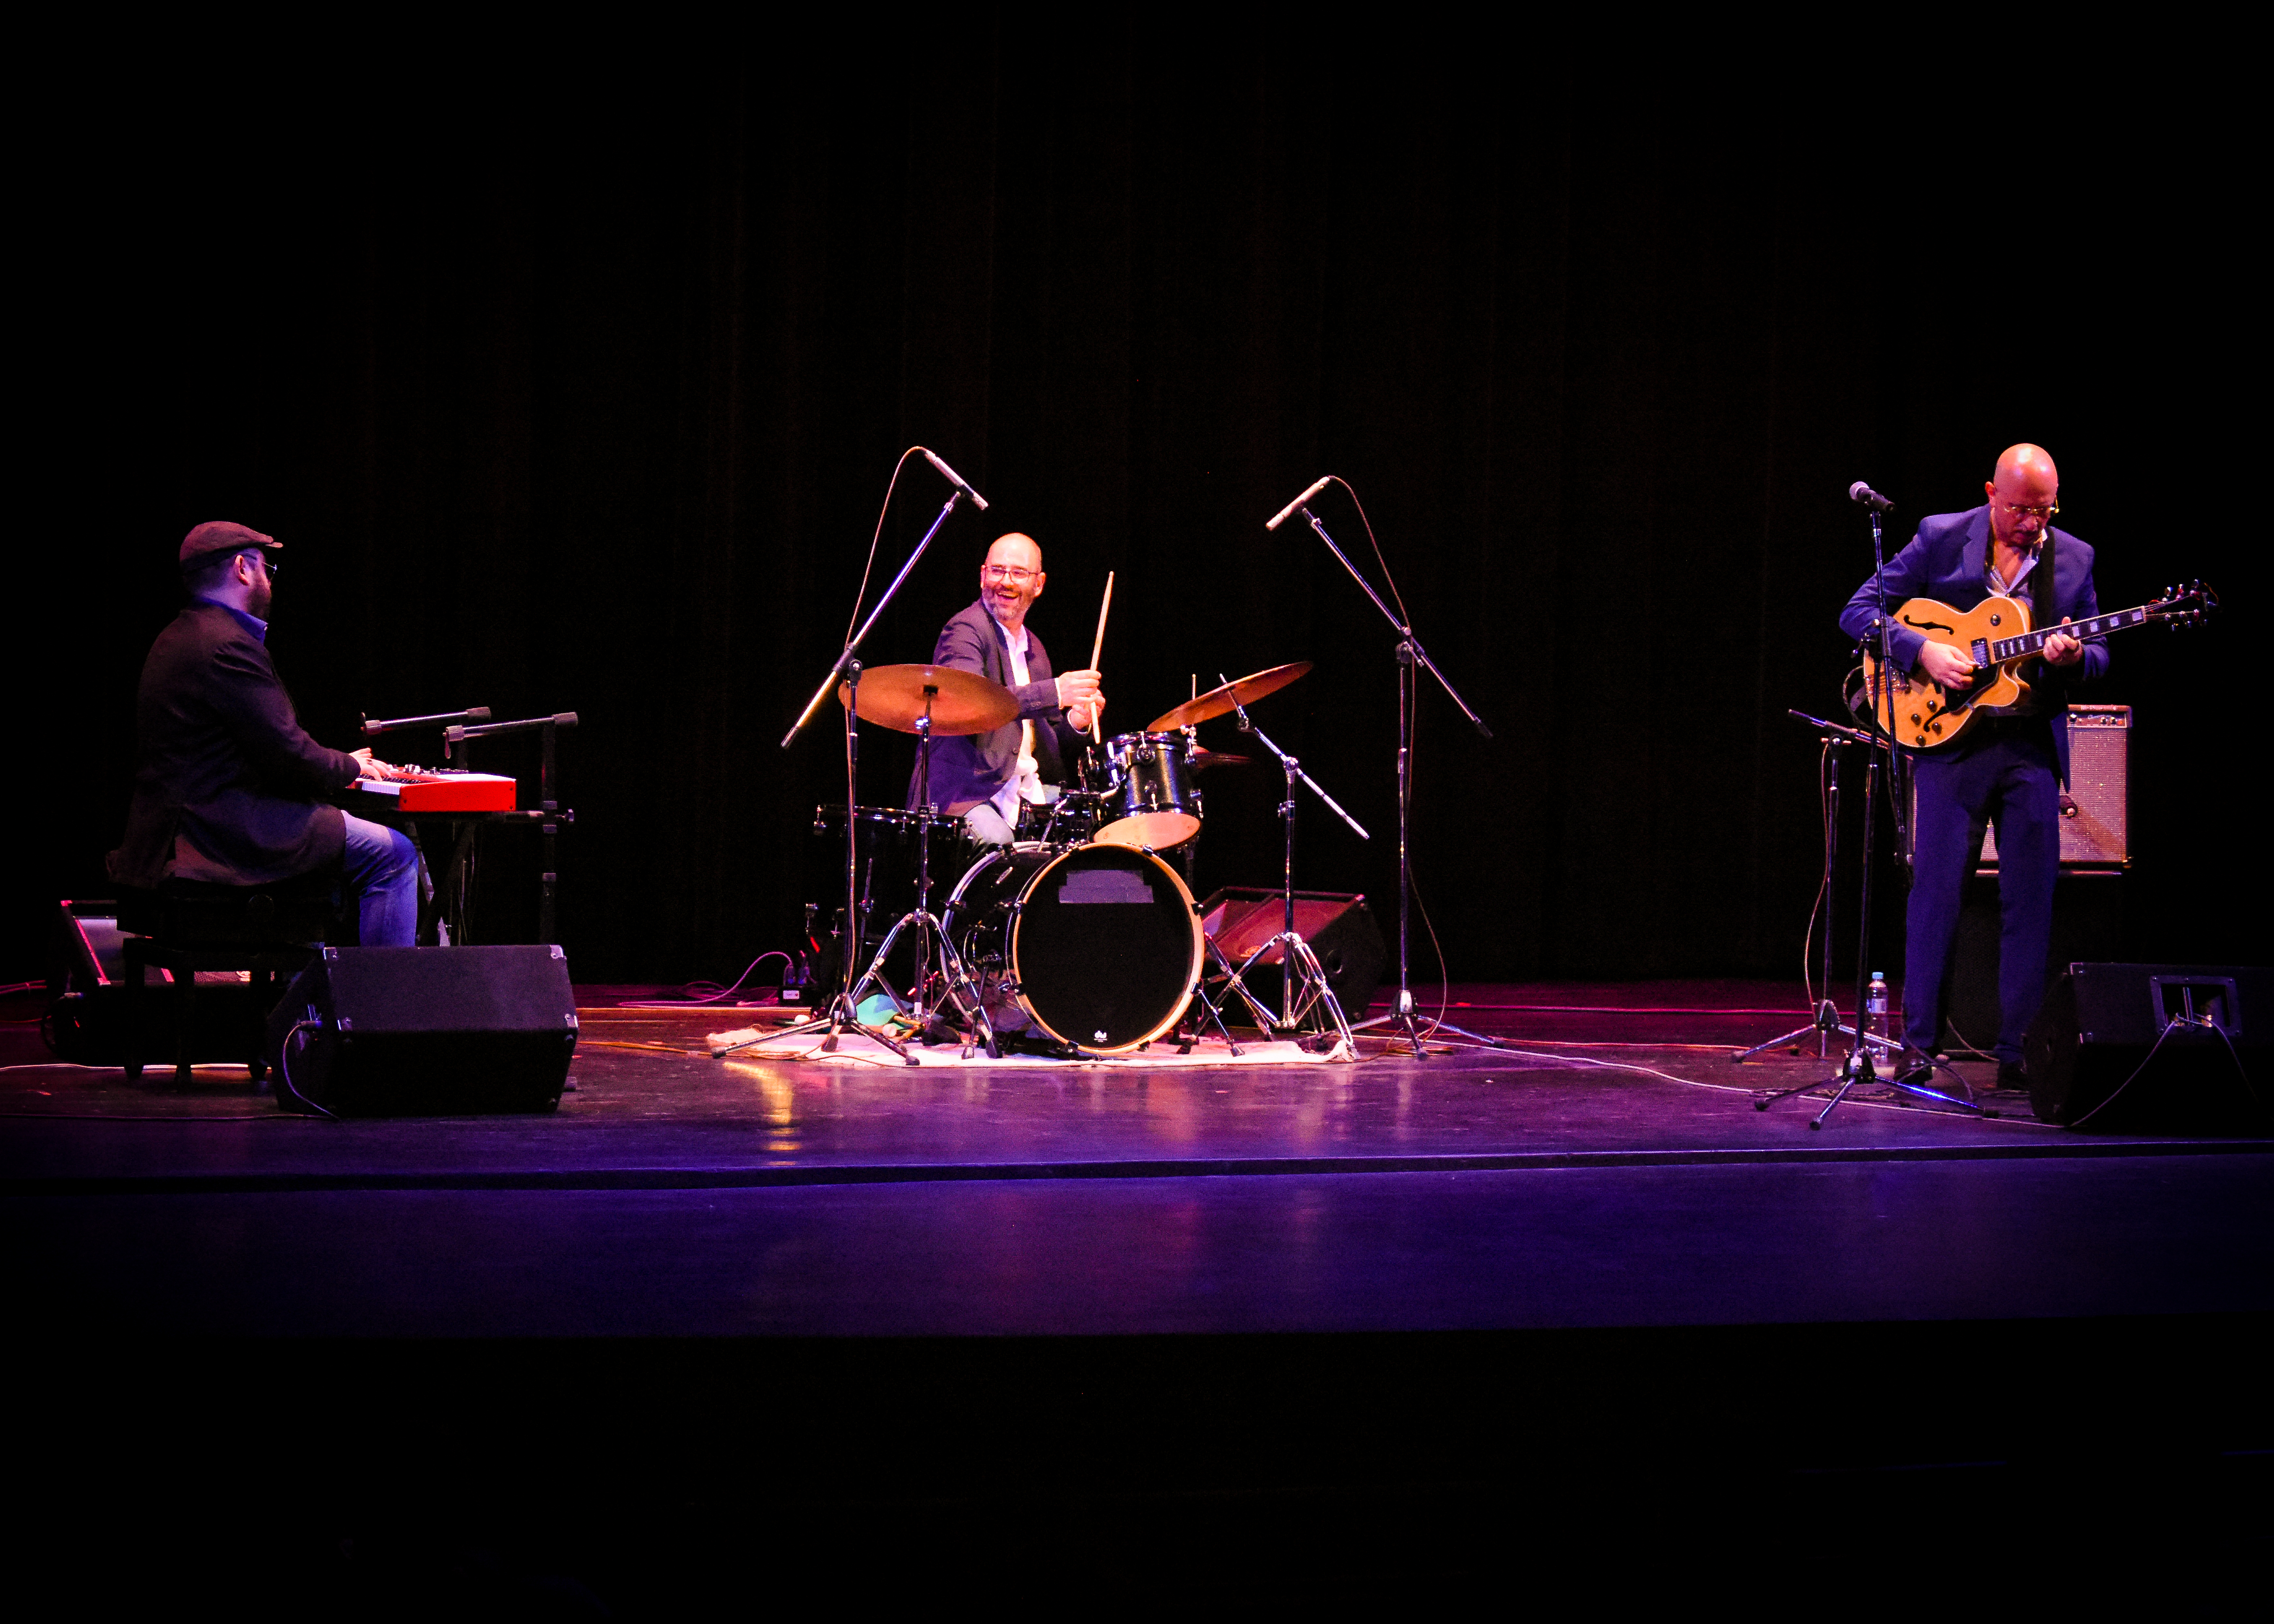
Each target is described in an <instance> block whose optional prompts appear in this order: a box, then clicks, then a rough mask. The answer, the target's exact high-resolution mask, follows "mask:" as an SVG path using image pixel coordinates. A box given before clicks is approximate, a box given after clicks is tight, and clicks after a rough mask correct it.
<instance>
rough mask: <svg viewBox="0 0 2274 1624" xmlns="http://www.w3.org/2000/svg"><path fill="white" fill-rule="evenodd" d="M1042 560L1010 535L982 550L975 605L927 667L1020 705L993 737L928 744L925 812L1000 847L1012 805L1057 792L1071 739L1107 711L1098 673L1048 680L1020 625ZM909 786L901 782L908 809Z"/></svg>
mask: <svg viewBox="0 0 2274 1624" xmlns="http://www.w3.org/2000/svg"><path fill="white" fill-rule="evenodd" d="M1047 579H1048V577H1047V576H1045V575H1043V550H1042V548H1041V547H1040V546H1038V545H1035V538H1033V537H1031V536H1023V535H1020V533H1019V532H1018V531H1016V530H1013V532H1011V534H1009V535H1007V536H1002V537H998V538H997V539H996V542H995V545H993V546H991V547H990V548H988V549H987V561H986V563H984V564H983V565H982V566H981V567H980V570H979V601H978V602H977V603H975V604H973V605H971V606H970V607H969V608H968V609H965V610H964V611H963V612H962V613H960V614H958V615H957V616H956V617H955V618H954V619H953V620H950V621H949V622H948V623H947V625H946V626H945V628H942V630H941V632H940V634H939V644H938V646H937V648H935V649H934V650H932V657H931V659H932V664H933V665H952V666H954V667H955V668H956V669H957V670H959V671H974V672H977V673H979V674H980V675H981V676H983V677H984V678H986V679H987V680H989V681H990V682H994V683H998V684H1000V685H1001V686H1002V687H1004V688H1009V689H1010V690H1011V691H1012V692H1013V694H1015V695H1018V698H1019V718H1018V720H1016V721H1015V722H1011V723H1007V724H1005V726H1001V727H998V728H997V729H996V730H995V731H994V732H993V733H974V734H968V735H965V736H962V737H957V738H945V739H942V738H935V739H934V740H933V741H932V743H931V803H932V804H933V805H934V806H936V807H943V808H946V809H947V810H948V811H950V812H953V813H955V814H958V815H959V816H961V817H962V819H963V823H964V827H965V828H966V829H968V831H970V833H971V837H972V838H973V839H975V840H977V841H980V842H982V843H983V844H986V845H993V846H1002V845H1007V844H1008V843H1009V842H1010V841H1011V840H1012V838H1013V833H1012V831H1013V830H1014V829H1016V828H1017V827H1018V823H1019V816H1018V813H1019V803H1020V801H1046V800H1048V799H1050V794H1051V792H1050V791H1049V790H1046V789H1045V788H1044V787H1043V786H1045V785H1056V784H1063V783H1064V782H1065V763H1068V762H1070V761H1072V760H1073V758H1074V756H1075V754H1076V753H1077V751H1078V750H1079V749H1080V748H1081V747H1080V744H1079V736H1080V735H1081V734H1083V733H1088V731H1089V729H1090V724H1091V723H1092V721H1093V720H1095V719H1096V718H1098V717H1101V716H1103V714H1104V711H1105V695H1103V693H1102V692H1100V691H1099V688H1098V685H1097V673H1096V672H1094V671H1069V672H1066V673H1063V674H1061V675H1058V676H1053V675H1051V673H1050V655H1049V653H1048V652H1047V651H1046V650H1044V649H1043V640H1042V639H1041V638H1040V637H1038V636H1036V635H1035V634H1034V632H1033V631H1031V630H1030V629H1029V628H1028V625H1027V612H1028V610H1029V609H1031V608H1033V607H1034V604H1035V599H1036V598H1040V597H1041V596H1042V595H1043V583H1044V582H1045V581H1046V580H1047ZM915 799H916V784H915V778H913V777H911V778H910V779H909V781H908V803H909V804H910V805H911V806H913V805H915Z"/></svg>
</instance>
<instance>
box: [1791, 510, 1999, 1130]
mask: <svg viewBox="0 0 2274 1624" xmlns="http://www.w3.org/2000/svg"><path fill="white" fill-rule="evenodd" d="M1870 512H1871V583H1872V587H1873V589H1874V590H1875V591H1876V593H1877V595H1878V599H1879V601H1878V603H1877V604H1876V605H1874V614H1875V616H1876V618H1875V619H1874V620H1873V621H1872V625H1871V635H1873V636H1874V637H1876V638H1878V639H1879V681H1880V682H1882V683H1886V682H1892V681H1893V680H1894V670H1895V666H1894V650H1893V648H1892V646H1891V645H1890V643H1889V641H1888V634H1889V631H1890V628H1889V625H1888V616H1887V562H1886V542H1885V540H1884V539H1883V538H1882V537H1881V535H1880V530H1879V509H1878V508H1871V510H1870ZM1870 697H1871V735H1870V736H1871V741H1872V742H1873V743H1874V744H1875V745H1880V744H1882V743H1883V744H1884V746H1885V748H1875V749H1873V750H1872V752H1871V765H1870V767H1869V768H1867V769H1866V770H1865V771H1864V874H1863V883H1862V897H1861V898H1860V900H1859V901H1858V902H1857V904H1856V1026H1857V1027H1859V1028H1860V1027H1861V1026H1862V1025H1863V1016H1864V1001H1865V1000H1866V999H1867V998H1869V997H1870V996H1871V882H1872V879H1873V877H1874V874H1873V871H1874V870H1875V869H1876V868H1877V867H1878V861H1877V860H1878V857H1879V850H1878V843H1877V842H1876V841H1875V840H1874V839H1873V838H1872V837H1873V835H1874V833H1875V832H1876V828H1875V820H1876V817H1877V815H1878V812H1879V763H1880V760H1881V758H1882V757H1883V756H1894V755H1896V754H1898V752H1899V750H1900V748H1901V747H1899V746H1898V745H1897V744H1896V743H1895V739H1894V734H1893V733H1888V732H1887V731H1886V727H1885V726H1884V725H1883V724H1882V723H1881V722H1880V720H1879V697H1878V695H1876V694H1875V695H1871V696H1870ZM1826 934H1827V935H1828V934H1829V933H1828V932H1827V933H1826ZM1811 1030H1813V1028H1811ZM1850 1038H1851V1041H1850V1042H1849V1047H1848V1053H1847V1056H1846V1057H1845V1058H1844V1059H1842V1060H1841V1063H1840V1069H1839V1070H1838V1071H1834V1073H1833V1074H1832V1076H1831V1077H1830V1078H1829V1079H1825V1080H1828V1081H1830V1082H1834V1083H1837V1084H1839V1085H1840V1086H1839V1087H1838V1088H1837V1089H1836V1090H1835V1091H1834V1094H1833V1095H1832V1098H1831V1099H1829V1100H1827V1101H1825V1105H1824V1109H1822V1110H1820V1111H1818V1112H1817V1113H1816V1115H1815V1116H1811V1117H1810V1118H1809V1121H1808V1125H1809V1126H1810V1127H1811V1128H1821V1127H1822V1126H1823V1125H1824V1119H1825V1118H1826V1117H1827V1116H1831V1115H1832V1113H1833V1111H1834V1109H1836V1108H1837V1107H1838V1106H1839V1104H1840V1102H1841V1101H1842V1100H1844V1099H1846V1098H1847V1097H1848V1093H1849V1090H1850V1089H1852V1088H1854V1087H1855V1086H1856V1084H1858V1083H1861V1082H1877V1081H1879V1080H1882V1079H1880V1077H1879V1068H1878V1067H1877V1066H1875V1065H1874V1064H1872V1060H1871V1046H1872V1044H1873V1043H1875V1042H1876V1043H1878V1044H1879V1046H1880V1047H1882V1048H1884V1049H1901V1044H1899V1043H1896V1042H1894V1041H1893V1040H1890V1039H1886V1038H1879V1037H1875V1036H1874V1035H1873V1034H1871V1033H1868V1032H1864V1031H1860V1030H1856V1031H1853V1032H1851V1033H1850ZM1932 1064H1934V1065H1936V1066H1939V1067H1940V1068H1941V1069H1942V1070H1944V1071H1948V1072H1949V1073H1950V1074H1951V1076H1952V1077H1954V1078H1957V1079H1958V1093H1957V1094H1955V1095H1953V1094H1945V1093H1943V1092H1942V1091H1941V1090H1940V1089H1938V1088H1929V1087H1927V1086H1924V1084H1921V1083H1918V1082H1916V1081H1912V1080H1908V1079H1911V1078H1915V1077H1916V1075H1917V1074H1916V1072H1902V1071H1897V1070H1896V1069H1895V1068H1894V1067H1893V1066H1890V1067H1889V1068H1888V1072H1889V1075H1888V1076H1887V1077H1886V1079H1884V1080H1885V1081H1886V1082H1887V1083H1888V1084H1889V1085H1890V1086H1893V1087H1894V1088H1896V1089H1899V1090H1900V1091H1901V1092H1902V1093H1904V1094H1916V1095H1918V1096H1919V1097H1920V1098H1921V1099H1925V1100H1938V1101H1941V1102H1942V1103H1943V1104H1945V1105H1954V1106H1957V1107H1958V1108H1959V1109H1961V1110H1964V1111H1971V1112H1972V1113H1973V1114H1974V1115H1976V1116H1981V1115H1982V1114H1983V1110H1982V1107H1981V1106H1980V1105H1979V1104H1978V1103H1977V1102H1976V1101H1975V1099H1974V1091H1973V1090H1972V1089H1971V1088H1969V1087H1968V1086H1967V1085H1966V1079H1963V1078H1961V1077H1959V1075H1958V1072H1957V1071H1956V1070H1955V1069H1954V1067H1952V1066H1951V1065H1949V1064H1947V1063H1946V1062H1944V1061H1939V1060H1938V1061H1934V1062H1933V1063H1932ZM1818 1086H1822V1085H1821V1083H1819V1082H1818V1081H1815V1080H1811V1081H1808V1082H1802V1083H1796V1084H1794V1085H1793V1086H1791V1087H1789V1088H1781V1089H1779V1090H1777V1091H1776V1092H1775V1093H1774V1094H1764V1095H1762V1096H1761V1097H1759V1098H1758V1099H1756V1100H1755V1101H1753V1109H1755V1110H1757V1111H1765V1110H1766V1109H1768V1108H1769V1107H1770V1106H1772V1105H1774V1104H1775V1103H1776V1102H1777V1101H1779V1100H1783V1099H1788V1098H1790V1097H1791V1096H1792V1095H1794V1094H1798V1093H1800V1092H1801V1091H1802V1090H1803V1089H1805V1088H1815V1087H1818Z"/></svg>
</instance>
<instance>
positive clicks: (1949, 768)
mask: <svg viewBox="0 0 2274 1624" xmlns="http://www.w3.org/2000/svg"><path fill="white" fill-rule="evenodd" d="M1983 491H1984V494H1985V495H1986V496H1987V497H1988V498H1989V500H1988V501H1987V502H1986V503H1984V505H1983V506H1982V507H1979V508H1969V509H1968V510H1967V511H1966V512H1964V513H1939V514H1933V515H1929V516H1928V517H1927V518H1926V519H1924V520H1923V521H1922V522H1921V523H1920V524H1919V528H1918V534H1917V535H1916V536H1915V537H1914V538H1912V539H1911V543H1910V545H1909V546H1907V547H1905V548H1904V549H1903V550H1902V551H1901V553H1897V554H1895V556H1894V558H1893V559H1892V560H1889V561H1888V563H1887V568H1886V582H1887V605H1888V607H1889V608H1890V609H1893V608H1894V606H1895V605H1899V604H1901V603H1902V602H1903V601H1904V600H1905V599H1906V598H1936V599H1939V600H1940V601H1941V602H1943V603H1946V604H1948V605H1950V606H1951V607H1952V608H1954V609H1960V610H1966V609H1972V608H1974V607H1976V606H1977V605H1979V604H1980V603H1981V602H1982V600H1983V599H1984V598H1988V597H1991V596H1992V595H1997V596H2000V597H2006V598H2022V599H2025V600H2027V601H2028V603H2029V621H2030V624H2031V625H2033V626H2055V625H2059V623H2060V622H2062V621H2064V620H2090V619H2091V618H2092V616H2093V615H2095V614H2096V613H2098V612H2099V600H2098V598H2097V597H2096V596H2095V594H2094V591H2093V585H2092V562H2093V553H2092V549H2091V548H2090V547H2088V546H2087V545H2084V543H2082V542H2081V541H2079V540H2078V539H2077V538H2075V537H2074V536H2072V535H2070V534H2069V533H2068V532H2067V530H2056V529H2055V528H2054V527H2053V515H2055V514H2057V513H2059V511H2060V475H2059V472H2058V471H2057V470H2055V469H2054V467H2053V460H2052V456H2051V455H2049V454H2048V453H2047V452H2046V451H2045V449H2044V447H2041V446H2033V445H2029V444H2026V443H2024V444H2022V445H2018V446H2011V447H2007V449H2006V451H2005V453H2004V455H2001V456H1999V459H1998V466H1997V470H1996V471H1995V472H1994V473H1993V474H1992V477H1990V479H1989V480H1988V481H1986V482H1985V483H1984V486H1983ZM1873 598H1874V594H1873V592H1872V588H1871V582H1870V581H1869V580H1866V581H1865V582H1864V584H1863V585H1862V586H1861V587H1860V588H1858V589H1857V590H1856V595H1855V597H1853V598H1849V600H1848V606H1847V608H1845V609H1844V610H1842V611H1841V614H1840V628H1841V630H1842V631H1844V632H1846V633H1847V634H1848V635H1849V636H1851V637H1855V638H1857V639H1862V638H1864V637H1865V636H1868V635H1871V623H1872V618H1873V615H1874V613H1875V608H1874V603H1873ZM1889 653H1890V655H1891V656H1892V658H1893V660H1894V665H1895V666H1896V667H1897V668H1898V669H1903V668H1909V669H1910V670H1912V671H1915V672H1917V673H1920V674H1922V675H1924V676H1928V677H1931V678H1933V679H1934V680H1936V681H1938V682H1940V683H1943V684H1944V685H1946V686H1948V685H1950V684H1953V683H1958V684H1963V683H1964V682H1965V681H1966V680H1968V678H1969V675H1970V674H1971V673H1972V672H1973V670H1974V662H1973V660H1972V658H1970V657H1969V655H1968V654H1967V652H1966V651H1965V650H1962V649H1956V648H1953V647H1951V646H1949V645H1948V644H1946V643H1930V642H1929V641H1927V639H1926V638H1925V637H1924V636H1922V635H1920V634H1919V633H1917V632H1916V631H1913V630H1912V629H1911V628H1909V627H1907V626H1904V625H1902V624H1901V623H1900V622H1898V623H1897V624H1896V625H1895V626H1894V628H1892V630H1891V632H1890V634H1889ZM2033 665H2034V668H2028V667H2025V668H2024V669H2023V671H2022V676H2023V678H2025V679H2026V680H2028V681H2029V683H2030V685H2031V686H2030V689H2029V695H2027V697H2026V698H2025V699H2024V700H2023V702H2022V703H2021V704H2019V705H2016V706H2014V707H2012V708H2011V709H2010V710H2007V711H2002V712H1995V713H1989V714H1985V715H1984V716H1983V717H1982V718H1979V719H1977V721H1975V722H1974V723H1973V724H1972V725H1970V726H1969V727H1968V729H1967V731H1966V732H1965V733H1962V734H1961V735H1960V737H1959V738H1958V740H1957V741H1955V742H1954V743H1952V744H1948V745H1946V746H1944V747H1943V748H1940V749H1939V750H1927V751H1922V752H1919V753H1918V754H1916V755H1914V756H1912V757H1911V762H1912V767H1913V772H1914V776H1915V778H1916V783H1917V786H1918V801H1917V808H1918V809H1917V812H1916V816H1915V817H1914V819H1913V823H1912V827H1911V836H1912V838H1911V846H1912V878H1911V894H1910V902H1909V910H1908V913H1907V914H1906V924H1907V927H1908V932H1909V940H1908V944H1907V945H1906V947H1905V950H1904V957H1903V1041H1904V1042H1905V1044H1906V1045H1907V1046H1908V1047H1909V1049H1912V1050H1913V1051H1915V1056H1924V1055H1927V1054H1932V1053H1938V1052H1939V1050H1940V1049H1941V1038H1942V1021H1943V1014H1944V1011H1945V1009H1946V1006H1947V1003H1948V991H1949V988H1948V981H1949V978H1950V961H1951V956H1952V951H1953V949H1954V947H1955V946H1956V944H1957V940H1958V909H1959V897H1960V892H1961V891H1962V887H1963V886H1964V884H1965V882H1966V876H1967V875H1968V874H1969V873H1970V872H1971V871H1972V870H1973V868H1974V867H1975V865H1976V863H1977V861H1978V860H1979V858H1980V855H1981V851H1982V835H1983V831H1984V829H1986V828H1988V827H1990V826H1992V825H1993V824H1994V825H1995V826H1996V828H1997V831H1998V905H1999V914H2000V915H2001V929H2000V934H1999V954H1998V1008H1999V1019H1998V1032H1997V1044H1996V1052H1997V1056H1998V1086H1999V1087H2000V1088H2020V1087H2026V1086H2028V1083H2027V1079H2026V1077H2025V1076H2024V1074H2023V1071H2022V1038H2023V1036H2024V1035H2025V1034H2027V1033H2028V1031H2029V1023H2030V1022H2031V1021H2033V1020H2035V1019H2037V1007H2038V1005H2039V1004H2042V1003H2043V1002H2044V991H2045V960H2046V956H2047V953H2048V951H2050V948H2051V945H2052V912H2053V879H2054V876H2056V874H2057V873H2058V872H2059V867H2060V787H2061V785H2062V784H2063V783H2065V782H2066V781H2067V778H2068V695H2069V692H2070V690H2071V689H2072V688H2074V687H2075V686H2076V684H2078V683H2079V682H2082V681H2086V680H2090V679H2092V678H2095V677H2098V676H2100V675H2102V674H2103V673H2105V672H2106V671H2107V669H2108V648H2107V644H2106V642H2105V640H2104V639H2102V638H2097V637H2095V638H2091V639H2089V640H2087V641H2085V642H2082V643H2080V642H2078V641H2077V639H2075V638H2074V637H2067V636H2061V635H2055V636H2053V637H2051V638H2049V639H2047V641H2046V643H2045V648H2044V656H2043V658H2041V659H2040V660H2038V661H2036V662H2033ZM1965 1035H1966V1036H1967V1038H1969V1040H1970V1041H1976V1042H1979V1041H1981V1040H1982V1039H1983V1038H1984V1037H1985V1036H1987V1035H1988V1034H1983V1033H1968V1034H1965ZM1915 1056H1914V1057H1915ZM1907 1058H1911V1057H1907Z"/></svg>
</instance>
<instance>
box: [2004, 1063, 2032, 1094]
mask: <svg viewBox="0 0 2274 1624" xmlns="http://www.w3.org/2000/svg"><path fill="white" fill-rule="evenodd" d="M1998 1086H1999V1087H2000V1088H2011V1089H2013V1090H2014V1092H2015V1093H2017V1094H2027V1093H2028V1092H2029V1073H2028V1072H2027V1071H2023V1070H2022V1063H2021V1062H2020V1061H2018V1060H2000V1061H1999V1063H1998Z"/></svg>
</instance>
